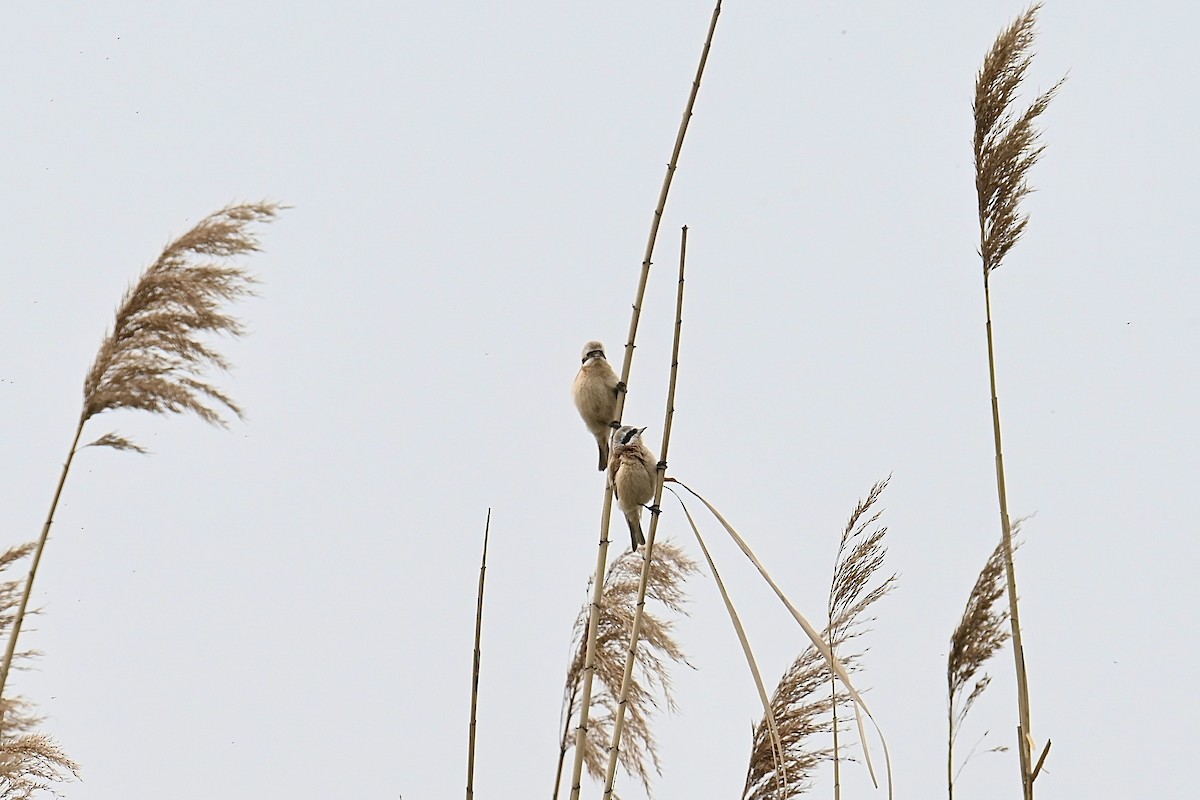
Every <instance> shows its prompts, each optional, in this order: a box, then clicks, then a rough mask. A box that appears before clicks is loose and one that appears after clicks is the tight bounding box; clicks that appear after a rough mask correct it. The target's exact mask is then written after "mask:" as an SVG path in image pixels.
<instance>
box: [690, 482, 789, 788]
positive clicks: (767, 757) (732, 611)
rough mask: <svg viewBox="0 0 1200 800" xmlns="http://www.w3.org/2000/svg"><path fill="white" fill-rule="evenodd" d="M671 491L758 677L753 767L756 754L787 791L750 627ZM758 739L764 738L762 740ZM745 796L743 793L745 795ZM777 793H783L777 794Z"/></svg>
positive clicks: (784, 767) (786, 768)
mask: <svg viewBox="0 0 1200 800" xmlns="http://www.w3.org/2000/svg"><path fill="white" fill-rule="evenodd" d="M670 492H671V494H673V495H675V499H676V500H678V501H679V505H680V506H682V508H683V514H684V516H686V517H687V521H688V525H690V526H691V528H692V533H694V534H695V535H696V541H697V542H698V543H699V545H700V550H701V551H702V552H703V553H704V560H705V561H707V562H708V569H709V571H710V572H712V576H713V580H714V581H716V584H717V589H718V590H719V591H720V592H721V599H722V600H723V601H724V603H725V610H726V611H727V612H728V614H729V621H730V622H732V623H733V630H734V632H735V633H736V634H737V637H738V642H739V643H740V644H741V646H742V654H743V655H745V656H746V664H747V666H749V667H750V674H751V675H752V676H753V677H754V686H755V688H757V689H758V697H759V700H760V701H761V702H762V706H763V723H760V724H759V726H758V728H757V729H756V731H757V732H756V742H755V748H754V750H753V751H752V752H753V755H752V757H751V765H752V769H753V766H754V759H755V756H760V758H759V760H760V761H761V763H762V771H763V773H764V775H769V776H770V778H772V779H773V780H769V781H767V780H764V781H762V783H764V784H766V783H768V782H769V784H770V786H771V788H773V789H775V790H776V791H777V792H783V791H784V790H785V788H786V787H787V786H788V771H789V769H790V765H789V764H787V763H786V757H785V755H784V752H785V750H784V747H785V745H784V742H783V739H782V738H781V737H780V733H779V726H778V725H777V724H776V715H775V712H774V709H773V708H772V706H771V700H770V699H768V697H767V687H766V685H765V684H764V683H763V679H762V673H761V672H760V671H759V669H758V662H757V661H756V660H755V658H754V651H753V650H752V649H751V647H750V639H749V637H747V636H746V629H745V628H744V627H743V626H742V620H741V617H739V616H738V613H737V609H736V608H734V605H733V600H732V599H731V598H730V597H729V592H728V591H726V589H725V581H723V580H721V573H720V572H718V571H717V565H716V562H714V561H713V558H712V553H710V552H709V550H708V545H707V544H705V542H704V537H702V536H701V535H700V529H699V528H698V527H697V526H696V520H695V519H693V518H692V512H691V511H689V510H688V507H687V504H686V503H684V502H683V498H682V497H680V496H679V493H678V492H676V491H675V490H674V489H671V490H670ZM758 739H761V742H759V741H758ZM746 782H747V791H749V786H750V778H749V776H747V779H746ZM756 784H757V782H756ZM745 796H746V795H745V794H743V797H745ZM774 796H780V795H779V794H776V795H774ZM782 796H783V797H786V796H787V794H782Z"/></svg>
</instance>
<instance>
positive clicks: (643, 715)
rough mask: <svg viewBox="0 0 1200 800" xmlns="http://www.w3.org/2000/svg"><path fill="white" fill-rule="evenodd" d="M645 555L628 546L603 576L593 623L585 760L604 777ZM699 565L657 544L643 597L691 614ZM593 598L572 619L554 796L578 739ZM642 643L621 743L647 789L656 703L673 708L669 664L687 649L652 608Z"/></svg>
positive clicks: (654, 760)
mask: <svg viewBox="0 0 1200 800" xmlns="http://www.w3.org/2000/svg"><path fill="white" fill-rule="evenodd" d="M642 563H643V559H642V557H641V556H639V555H638V554H637V553H634V552H626V553H625V554H623V555H622V556H621V557H620V558H618V559H616V560H615V561H613V563H612V565H611V566H610V567H609V569H608V572H607V574H606V575H605V579H604V587H603V592H602V594H601V604H600V615H599V620H598V624H597V626H596V645H595V676H596V680H597V681H598V682H599V688H598V689H597V690H596V691H594V692H593V694H592V697H591V709H590V718H591V720H592V723H591V725H590V726H589V728H588V736H587V737H586V738H585V739H584V744H583V750H582V754H583V763H584V764H585V765H586V766H587V770H588V773H589V774H590V775H592V776H593V777H594V778H597V779H603V778H604V775H605V769H606V766H607V761H608V746H609V741H610V738H611V732H612V724H613V720H614V719H615V716H616V713H617V703H618V700H619V697H620V692H621V682H622V680H623V678H624V675H625V657H626V655H627V649H628V647H629V641H630V634H631V632H632V630H633V618H634V614H635V610H636V609H635V604H636V598H637V591H638V584H639V583H640V580H641V572H642ZM696 570H697V566H696V563H695V562H694V561H692V560H691V559H690V558H688V556H687V555H686V554H685V553H684V552H683V550H682V549H681V548H680V547H678V546H677V545H675V544H673V543H672V542H670V541H664V542H660V543H659V544H658V546H657V547H656V548H655V551H654V560H653V563H652V564H651V568H650V575H649V580H648V582H647V587H646V595H647V596H648V597H649V598H650V599H652V600H654V601H656V602H657V603H659V604H660V605H661V606H662V608H663V609H665V610H666V611H670V612H673V613H676V614H682V613H686V612H685V611H684V604H685V602H686V596H685V594H684V591H683V584H684V582H685V580H686V579H687V577H688V576H689V575H691V574H693V573H694V572H696ZM590 614H591V604H590V603H589V604H588V605H587V606H584V608H582V609H581V610H580V612H579V617H578V619H577V620H576V622H575V632H574V641H575V642H576V646H575V648H574V655H573V658H572V659H571V663H570V666H569V667H568V669H567V681H566V688H565V690H564V692H563V706H564V710H565V714H564V716H565V717H566V719H565V721H564V724H563V735H562V739H561V743H560V756H559V775H558V776H557V777H556V778H555V795H556V796H557V792H558V784H559V782H560V780H561V770H562V764H563V757H564V755H565V753H566V751H567V749H568V748H569V747H571V745H572V743H573V739H574V737H572V736H571V735H570V734H571V721H572V720H573V719H576V718H578V716H579V713H580V711H581V703H582V700H583V696H582V692H581V686H582V680H583V676H584V674H585V670H584V664H585V659H586V655H587V653H586V651H587V636H586V633H587V627H588V619H589V617H590ZM641 638H642V646H641V647H639V648H638V651H637V664H636V666H637V669H636V670H635V672H634V676H633V679H632V680H631V681H630V684H629V687H628V701H627V703H626V712H625V714H626V722H625V747H623V748H622V749H621V753H620V760H621V767H622V768H623V769H624V770H625V771H626V772H627V773H629V774H630V775H632V776H634V777H636V778H638V779H639V780H641V782H642V784H643V785H644V786H645V787H646V788H647V790H649V786H650V770H651V769H653V770H654V771H655V772H657V771H658V770H659V761H658V751H657V748H656V745H655V741H654V737H653V735H652V733H651V731H650V721H651V716H652V714H653V712H654V709H655V708H656V707H657V703H656V702H655V697H656V696H657V695H660V694H661V696H662V698H663V702H664V703H665V704H666V706H667V708H668V709H669V710H674V708H675V700H674V697H673V695H672V693H671V678H670V672H669V667H670V664H671V663H672V662H678V663H684V664H686V663H687V661H686V659H685V656H684V653H683V650H682V649H681V648H680V647H679V643H678V642H676V641H675V638H674V631H673V623H672V622H671V621H670V620H668V619H665V618H664V617H662V616H661V615H657V614H654V613H651V612H649V611H647V612H645V613H643V615H642V631H641Z"/></svg>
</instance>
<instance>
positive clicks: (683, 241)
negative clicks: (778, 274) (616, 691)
mask: <svg viewBox="0 0 1200 800" xmlns="http://www.w3.org/2000/svg"><path fill="white" fill-rule="evenodd" d="M687 232H688V229H687V226H686V225H684V226H683V230H682V231H681V233H680V242H679V287H678V289H677V290H676V294H675V337H674V341H673V342H672V345H671V378H670V382H669V383H668V385H667V410H666V413H665V415H664V418H663V435H662V447H661V448H659V451H658V452H659V462H658V469H657V470H656V471H655V475H654V504H653V505H652V506H651V508H652V509H653V512H652V513H651V515H650V530H649V532H648V533H647V535H646V546H645V549H644V550H643V553H642V574H641V578H640V579H639V581H638V593H637V610H636V611H635V612H634V616H633V630H632V631H630V634H629V651H628V653H627V655H626V657H625V675H624V677H623V678H622V679H621V695H620V698H619V700H618V702H617V718H616V719H615V720H614V721H613V733H612V742H611V743H610V744H609V746H608V769H607V771H606V772H605V775H604V797H605V798H610V797H612V793H613V781H614V780H615V779H616V774H617V756H618V754H619V752H620V748H621V734H622V732H623V731H624V730H625V707H626V704H627V702H628V700H629V685H630V682H631V680H632V678H633V666H634V664H636V663H637V646H638V638H639V637H640V636H641V634H642V615H643V613H644V611H645V609H646V584H647V583H648V581H649V577H650V565H651V564H652V563H653V561H654V536H655V534H656V533H657V531H658V518H659V516H660V513H661V512H660V510H659V509H660V508H661V503H662V493H663V478H664V477H665V476H666V472H667V449H668V448H669V447H670V444H671V425H672V423H673V422H674V420H675V385H676V380H677V378H678V376H679V339H680V335H681V334H682V332H683V273H684V268H685V267H686V265H687Z"/></svg>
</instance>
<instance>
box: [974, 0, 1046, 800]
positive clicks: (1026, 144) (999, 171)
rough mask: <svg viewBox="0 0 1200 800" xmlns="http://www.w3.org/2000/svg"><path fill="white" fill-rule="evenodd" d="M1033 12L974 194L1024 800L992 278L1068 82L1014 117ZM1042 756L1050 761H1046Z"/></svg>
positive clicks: (1027, 798) (981, 149) (1004, 54)
mask: <svg viewBox="0 0 1200 800" xmlns="http://www.w3.org/2000/svg"><path fill="white" fill-rule="evenodd" d="M1040 8H1041V5H1040V4H1038V3H1035V4H1034V5H1031V6H1030V7H1029V8H1028V9H1027V10H1026V11H1025V13H1024V14H1022V15H1021V16H1020V17H1018V18H1017V19H1016V20H1015V21H1013V23H1012V24H1011V25H1010V26H1009V27H1008V28H1006V29H1005V30H1004V31H1003V32H1002V33H1001V34H1000V35H999V36H998V37H997V38H996V41H995V43H994V44H993V45H992V49H991V50H990V51H989V52H988V54H987V56H986V57H985V58H984V61H983V66H982V67H981V69H980V70H979V75H978V77H977V78H976V82H975V101H974V103H973V106H972V111H973V113H974V117H975V137H974V152H975V189H976V193H977V195H978V204H979V255H980V258H981V260H982V262H983V296H984V307H985V312H986V317H987V323H986V330H987V351H988V378H989V381H990V384H991V395H992V397H991V403H992V434H993V439H994V443H995V452H996V494H997V497H998V499H999V505H1000V529H1001V535H1002V537H1003V538H1002V542H1001V544H1002V547H1003V554H1004V569H1005V580H1006V583H1007V589H1008V603H1009V614H1008V616H1009V625H1010V627H1011V629H1012V641H1013V658H1014V660H1015V662H1016V675H1017V708H1018V724H1017V751H1018V753H1019V755H1020V759H1019V760H1020V769H1021V787H1022V793H1023V797H1024V800H1033V780H1034V776H1035V773H1036V770H1037V768H1040V764H1041V759H1039V762H1038V767H1037V768H1035V765H1034V763H1033V733H1032V727H1031V721H1030V709H1029V679H1028V675H1027V674H1026V669H1025V649H1024V645H1023V642H1022V638H1021V620H1020V614H1019V612H1018V608H1017V605H1018V604H1017V581H1016V570H1015V567H1014V564H1013V546H1012V525H1011V523H1010V520H1009V514H1008V491H1007V487H1006V484H1005V479H1004V452H1003V447H1002V445H1001V437H1000V402H999V399H998V392H997V388H996V357H995V343H994V339H993V336H992V300H991V288H990V278H991V273H992V271H993V270H995V269H996V268H998V267H999V266H1000V264H1001V262H1002V261H1003V260H1004V257H1005V256H1006V255H1007V254H1008V252H1009V250H1011V249H1012V248H1013V246H1014V245H1016V243H1017V242H1018V241H1019V240H1020V238H1021V234H1022V233H1023V232H1024V230H1025V226H1026V225H1027V224H1028V223H1029V217H1028V215H1026V214H1023V213H1022V212H1021V210H1020V204H1021V201H1022V200H1023V199H1024V198H1025V196H1026V195H1028V194H1029V193H1030V191H1032V190H1031V189H1030V187H1029V184H1028V181H1027V176H1028V173H1029V170H1030V168H1032V167H1033V165H1034V164H1035V163H1037V161H1038V159H1039V158H1040V157H1041V155H1042V152H1043V151H1044V149H1045V148H1044V146H1042V145H1041V144H1040V143H1039V138H1040V132H1039V131H1038V130H1037V128H1036V127H1035V126H1034V123H1035V122H1036V120H1037V118H1038V117H1039V116H1041V114H1042V112H1044V111H1045V110H1046V108H1047V107H1048V106H1049V104H1050V101H1051V99H1053V97H1054V95H1055V93H1056V92H1057V91H1058V88H1059V87H1060V86H1061V85H1062V81H1059V82H1057V83H1055V84H1054V86H1052V87H1051V88H1050V89H1049V90H1048V91H1046V92H1044V93H1042V94H1041V95H1039V96H1038V97H1037V98H1036V99H1035V100H1034V101H1033V103H1031V104H1030V105H1029V107H1028V108H1026V109H1025V111H1024V112H1022V113H1021V114H1019V115H1017V114H1016V113H1015V112H1014V110H1013V104H1014V101H1015V95H1016V92H1017V90H1018V88H1019V87H1020V85H1021V81H1022V80H1023V78H1024V77H1025V72H1026V70H1027V69H1028V68H1029V65H1030V63H1031V62H1032V59H1033V56H1032V53H1031V48H1032V46H1033V41H1034V37H1035V25H1036V22H1037V13H1038V11H1039V10H1040ZM1047 747H1048V745H1047ZM1043 757H1044V756H1043Z"/></svg>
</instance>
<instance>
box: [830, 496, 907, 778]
mask: <svg viewBox="0 0 1200 800" xmlns="http://www.w3.org/2000/svg"><path fill="white" fill-rule="evenodd" d="M890 480H891V476H890V475H889V476H888V477H887V478H884V479H883V480H881V481H879V482H878V483H876V484H875V485H874V486H872V487H871V490H870V491H869V492H867V496H866V497H865V498H864V499H861V500H859V501H858V504H857V505H855V507H854V511H853V512H851V514H850V519H849V520H848V521H847V522H846V527H845V528H843V529H842V538H841V541H840V542H839V543H838V552H837V558H835V559H834V567H833V580H832V581H831V582H830V585H829V606H828V614H829V649H830V651H832V652H833V654H834V655H835V656H837V655H838V645H839V644H841V643H842V642H845V641H846V640H848V639H851V638H855V637H857V636H859V635H861V634H862V633H863V632H864V628H865V626H866V625H867V624H868V623H869V622H870V621H871V620H873V619H874V618H865V617H864V616H863V615H864V614H865V612H866V610H867V609H868V608H870V607H871V606H872V605H874V604H875V602H876V601H877V600H879V599H880V598H881V597H883V596H884V595H885V594H887V593H888V592H890V591H891V590H892V588H893V586H894V585H895V583H896V575H895V574H892V575H889V576H888V577H887V578H886V579H884V580H883V581H881V582H879V583H878V584H876V585H874V586H872V585H871V584H872V582H873V580H874V578H875V573H876V572H878V571H879V569H880V568H881V567H882V566H883V560H884V557H885V556H886V555H887V547H886V546H885V545H884V542H883V539H884V537H885V536H886V535H887V526H883V525H881V526H876V523H877V522H878V521H879V518H880V516H882V514H883V512H882V511H875V512H873V513H872V511H871V509H872V508H873V507H874V505H875V503H877V502H878V501H879V497H880V495H882V494H883V490H884V489H886V488H887V485H888V481H890ZM860 656H861V654H860V653H852V654H851V655H850V656H849V657H848V660H849V662H850V663H851V665H852V666H853V664H854V663H856V662H857V661H858V659H859V657H860ZM829 691H830V700H831V709H830V711H831V715H832V717H833V721H832V724H831V725H830V730H831V732H832V734H833V753H832V759H833V796H834V800H838V799H839V798H840V797H841V796H842V787H841V758H840V756H841V751H840V742H839V736H840V734H841V730H840V727H839V724H838V708H839V707H841V706H842V705H843V704H844V703H845V701H846V700H847V699H848V698H846V697H844V696H843V697H840V698H839V693H838V688H837V676H836V675H834V674H833V671H832V670H830V672H829Z"/></svg>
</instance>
